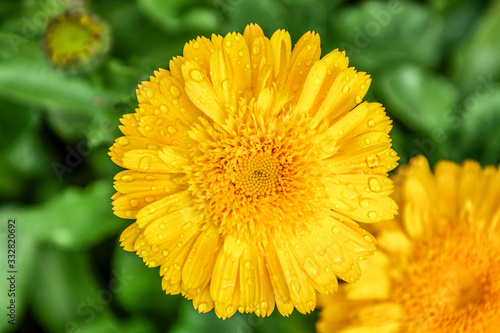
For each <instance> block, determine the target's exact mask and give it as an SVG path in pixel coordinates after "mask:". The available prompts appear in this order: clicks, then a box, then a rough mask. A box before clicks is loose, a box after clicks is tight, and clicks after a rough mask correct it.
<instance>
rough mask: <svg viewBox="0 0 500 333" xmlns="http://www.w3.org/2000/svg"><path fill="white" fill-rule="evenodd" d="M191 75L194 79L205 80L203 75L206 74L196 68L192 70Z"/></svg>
mask: <svg viewBox="0 0 500 333" xmlns="http://www.w3.org/2000/svg"><path fill="white" fill-rule="evenodd" d="M189 76H191V79H193V80H194V81H197V82H200V81H203V77H204V76H205V75H204V74H203V73H202V72H201V71H200V70H199V69H196V68H195V69H192V70H191V72H190V73H189Z"/></svg>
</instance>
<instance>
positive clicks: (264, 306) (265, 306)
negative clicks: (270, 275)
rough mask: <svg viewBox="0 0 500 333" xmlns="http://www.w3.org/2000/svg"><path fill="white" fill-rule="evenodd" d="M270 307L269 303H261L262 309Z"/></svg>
mask: <svg viewBox="0 0 500 333" xmlns="http://www.w3.org/2000/svg"><path fill="white" fill-rule="evenodd" d="M268 306H269V304H267V302H266V301H263V302H262V303H260V307H261V308H262V309H267V307H268Z"/></svg>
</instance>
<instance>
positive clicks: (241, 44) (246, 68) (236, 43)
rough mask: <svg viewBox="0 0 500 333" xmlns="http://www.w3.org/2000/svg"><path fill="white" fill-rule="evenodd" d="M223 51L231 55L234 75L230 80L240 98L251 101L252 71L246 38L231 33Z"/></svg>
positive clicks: (224, 43) (224, 41)
mask: <svg viewBox="0 0 500 333" xmlns="http://www.w3.org/2000/svg"><path fill="white" fill-rule="evenodd" d="M222 49H223V50H224V52H225V53H226V54H228V55H229V61H230V63H231V66H232V68H233V73H234V74H233V76H232V77H230V78H229V79H230V80H231V81H232V84H233V85H234V87H235V90H236V92H237V93H238V96H240V97H242V98H244V99H246V100H250V98H251V97H252V95H253V93H252V90H251V87H252V86H251V81H252V71H251V64H250V53H249V51H248V45H247V42H246V40H245V38H243V36H242V35H241V34H239V33H235V32H233V33H229V34H227V35H226V36H225V37H224V40H223V42H222Z"/></svg>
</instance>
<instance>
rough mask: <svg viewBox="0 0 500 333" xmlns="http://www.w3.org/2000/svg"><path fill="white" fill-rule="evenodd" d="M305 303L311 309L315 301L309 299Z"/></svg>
mask: <svg viewBox="0 0 500 333" xmlns="http://www.w3.org/2000/svg"><path fill="white" fill-rule="evenodd" d="M306 305H307V307H308V308H309V309H313V308H314V307H315V306H316V302H314V301H309V302H307V304H306Z"/></svg>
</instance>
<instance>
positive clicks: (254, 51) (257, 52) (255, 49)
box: [252, 46, 260, 55]
mask: <svg viewBox="0 0 500 333" xmlns="http://www.w3.org/2000/svg"><path fill="white" fill-rule="evenodd" d="M252 53H253V54H255V55H257V54H259V53H260V47H258V46H254V47H253V49H252Z"/></svg>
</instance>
